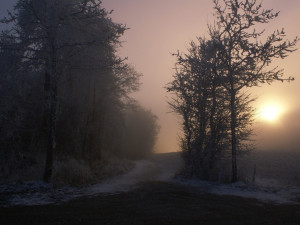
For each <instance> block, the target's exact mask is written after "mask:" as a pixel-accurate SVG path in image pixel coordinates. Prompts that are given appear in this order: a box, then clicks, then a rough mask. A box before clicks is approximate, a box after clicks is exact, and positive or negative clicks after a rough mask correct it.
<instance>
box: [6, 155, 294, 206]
mask: <svg viewBox="0 0 300 225" xmlns="http://www.w3.org/2000/svg"><path fill="white" fill-rule="evenodd" d="M131 163H132V164H133V165H134V166H132V167H130V168H132V169H131V170H129V168H127V167H126V166H125V167H124V168H123V166H122V165H119V167H120V168H119V169H120V171H123V172H124V170H129V171H128V172H127V173H124V174H121V175H120V174H119V175H117V174H116V175H115V176H113V177H110V178H107V179H105V180H104V181H102V182H101V183H96V184H94V185H90V186H85V187H71V186H61V187H60V188H59V187H58V186H52V185H49V184H45V183H43V182H38V181H37V182H23V183H20V182H19V183H16V182H15V183H10V184H5V185H4V184H3V185H0V205H6V206H13V205H44V204H59V203H61V202H65V201H69V200H71V199H74V198H78V197H83V196H87V197H89V196H90V197H92V196H97V195H99V194H104V195H111V194H118V193H120V192H126V191H129V190H133V189H134V188H135V187H137V186H138V184H139V183H140V182H151V181H162V182H170V183H174V185H178V184H180V185H186V186H193V187H196V189H198V190H199V191H200V192H206V193H212V194H217V195H233V196H240V197H245V198H256V199H258V200H261V201H265V202H272V203H277V204H300V188H299V186H297V185H289V186H287V185H284V184H282V183H280V182H279V181H278V180H276V179H272V178H262V177H259V176H256V179H255V182H252V183H244V182H237V183H233V184H221V183H214V182H207V181H200V180H196V179H183V178H181V179H180V178H176V179H174V175H175V174H176V172H177V171H178V170H179V169H180V168H181V167H182V165H183V162H182V160H181V158H180V155H179V154H176V153H173V154H157V155H154V156H153V157H152V158H150V159H148V160H139V161H135V162H131ZM116 164H118V163H117V161H116ZM126 165H127V164H126ZM114 168H115V167H114V166H112V167H111V168H107V172H108V173H109V171H110V170H114ZM81 169H82V168H81ZM82 171H83V172H84V171H85V168H83V169H82ZM82 171H81V172H82ZM274 171H275V172H276V168H274ZM81 172H80V173H81ZM88 172H89V171H88Z"/></svg>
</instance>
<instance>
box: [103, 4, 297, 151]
mask: <svg viewBox="0 0 300 225" xmlns="http://www.w3.org/2000/svg"><path fill="white" fill-rule="evenodd" d="M103 5H104V7H105V8H107V9H109V10H110V9H114V13H113V15H112V17H113V19H114V21H116V22H121V23H123V24H126V25H127V26H128V27H129V28H130V30H128V31H127V32H126V33H125V36H124V37H123V39H122V40H123V41H124V44H123V48H122V49H121V51H120V52H121V54H122V55H123V56H128V57H129V62H131V63H132V64H133V65H135V67H136V69H137V70H138V71H139V72H142V73H143V74H144V77H143V78H142V83H143V85H142V87H141V90H140V92H139V93H138V94H137V95H135V96H136V97H137V98H138V99H139V100H140V102H141V103H142V104H143V105H144V106H146V107H147V108H150V109H152V110H153V112H154V113H155V114H157V115H158V117H159V122H160V124H161V127H162V129H161V132H160V136H159V140H158V143H157V151H163V152H168V151H177V150H179V147H178V134H179V132H180V126H179V125H178V121H179V120H178V118H176V116H174V115H172V114H170V113H168V112H169V111H170V109H169V108H168V104H167V99H168V98H167V97H168V94H167V93H166V91H165V90H164V88H163V87H164V86H165V85H166V84H167V83H168V82H170V81H171V80H172V73H173V70H172V68H173V67H174V62H175V60H174V57H172V56H171V54H170V53H175V52H176V51H177V50H180V51H185V50H186V48H187V46H188V44H189V42H190V41H191V40H195V37H196V36H208V35H207V33H206V32H207V23H212V22H213V20H214V19H213V3H212V1H210V0H202V1H201V0H163V1H161V0H151V1H149V0H122V1H121V0H103ZM263 7H264V8H273V9H274V10H276V11H280V15H279V17H278V18H277V19H275V20H273V21H272V22H271V23H270V24H267V26H265V28H266V34H270V33H272V32H273V31H274V30H276V29H281V28H282V27H284V28H285V30H286V33H287V35H288V38H289V39H292V38H294V37H295V36H297V35H298V36H300V28H299V24H300V17H299V10H300V1H299V0H288V1H282V0H265V1H264V3H263ZM298 46H299V44H298ZM299 59H300V51H298V52H295V53H293V54H291V55H290V56H289V57H288V58H286V59H285V60H283V61H280V63H279V64H278V65H279V66H280V67H282V68H283V69H285V73H286V75H287V76H290V75H292V76H294V77H295V78H296V81H294V82H292V83H290V84H288V83H286V84H281V83H274V84H272V86H268V85H264V86H262V87H260V88H255V89H253V92H254V95H255V96H257V97H259V99H258V101H257V104H256V108H258V109H259V108H260V107H262V105H263V104H266V103H268V101H278V103H279V104H283V105H285V107H286V113H285V114H284V115H282V117H281V118H280V121H281V123H280V126H279V124H278V123H277V124H270V123H268V122H262V121H257V122H256V123H255V124H254V128H255V133H256V139H257V146H258V148H264V149H272V148H282V149H283V148H284V149H299V150H300V142H299V140H298V139H300V119H299V115H300V114H299V112H300V100H299V97H300V74H299V73H300V72H299V71H300V63H299ZM274 63H276V62H274ZM274 65H275V64H274ZM291 125H293V126H291Z"/></svg>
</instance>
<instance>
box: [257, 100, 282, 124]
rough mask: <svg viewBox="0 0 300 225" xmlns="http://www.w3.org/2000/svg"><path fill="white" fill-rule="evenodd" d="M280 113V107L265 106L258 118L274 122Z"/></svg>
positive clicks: (273, 105)
mask: <svg viewBox="0 0 300 225" xmlns="http://www.w3.org/2000/svg"><path fill="white" fill-rule="evenodd" d="M281 113H282V107H280V106H279V105H276V104H266V105H264V106H263V107H262V109H261V113H260V117H261V119H263V120H266V121H269V122H275V121H276V120H277V119H278V118H279V116H280V114H281Z"/></svg>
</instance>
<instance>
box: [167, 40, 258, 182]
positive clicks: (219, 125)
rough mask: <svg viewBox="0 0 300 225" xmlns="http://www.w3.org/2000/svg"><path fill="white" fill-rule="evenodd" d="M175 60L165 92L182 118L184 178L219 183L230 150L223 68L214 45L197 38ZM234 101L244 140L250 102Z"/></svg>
mask: <svg viewBox="0 0 300 225" xmlns="http://www.w3.org/2000/svg"><path fill="white" fill-rule="evenodd" d="M175 56H176V58H177V61H176V71H175V74H174V76H173V79H174V80H173V81H172V82H171V83H169V84H168V86H167V90H168V91H169V92H171V93H172V94H173V99H172V101H170V106H171V108H172V109H173V110H174V112H176V113H177V114H179V115H180V116H181V117H182V130H183V137H182V139H181V148H182V151H183V156H184V159H185V165H186V166H185V174H186V175H188V176H197V177H200V178H204V179H223V178H220V177H218V175H219V174H220V170H221V166H220V164H221V161H222V160H223V159H224V158H226V157H228V149H229V146H230V129H229V128H230V108H229V105H230V104H229V103H230V98H229V96H228V94H227V92H226V90H225V88H224V86H223V85H222V79H221V78H222V73H223V65H222V62H221V60H220V52H219V50H218V41H216V40H205V39H202V38H198V41H197V42H191V44H190V48H189V49H188V53H186V54H180V53H177V54H176V55H175ZM238 99H239V101H238V103H237V106H238V118H239V119H238V121H239V123H238V127H237V130H238V132H239V134H238V136H239V138H240V139H243V140H247V139H248V138H249V135H250V129H249V125H250V124H251V115H252V114H251V113H252V109H251V106H250V104H249V103H250V102H251V100H250V98H249V97H248V96H247V95H240V96H238ZM242 136H243V138H242ZM245 147H246V146H245ZM247 147H249V146H247ZM243 150H245V148H243ZM223 161H224V160H223Z"/></svg>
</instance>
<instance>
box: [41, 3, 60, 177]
mask: <svg viewBox="0 0 300 225" xmlns="http://www.w3.org/2000/svg"><path fill="white" fill-rule="evenodd" d="M55 13H56V11H55V8H53V9H52V11H51V17H50V18H52V20H51V23H52V26H51V30H50V36H49V51H50V52H49V56H50V57H49V58H50V60H49V61H50V63H49V66H50V74H49V78H50V79H49V85H50V90H49V124H48V129H49V130H48V146H47V153H46V165H45V171H44V178H43V180H44V181H45V182H47V183H48V182H50V180H51V176H52V172H53V158H54V157H53V156H54V152H55V148H56V107H57V71H56V62H57V61H56V56H57V48H56V40H55V29H56V28H55V20H54V18H56V17H55Z"/></svg>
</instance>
